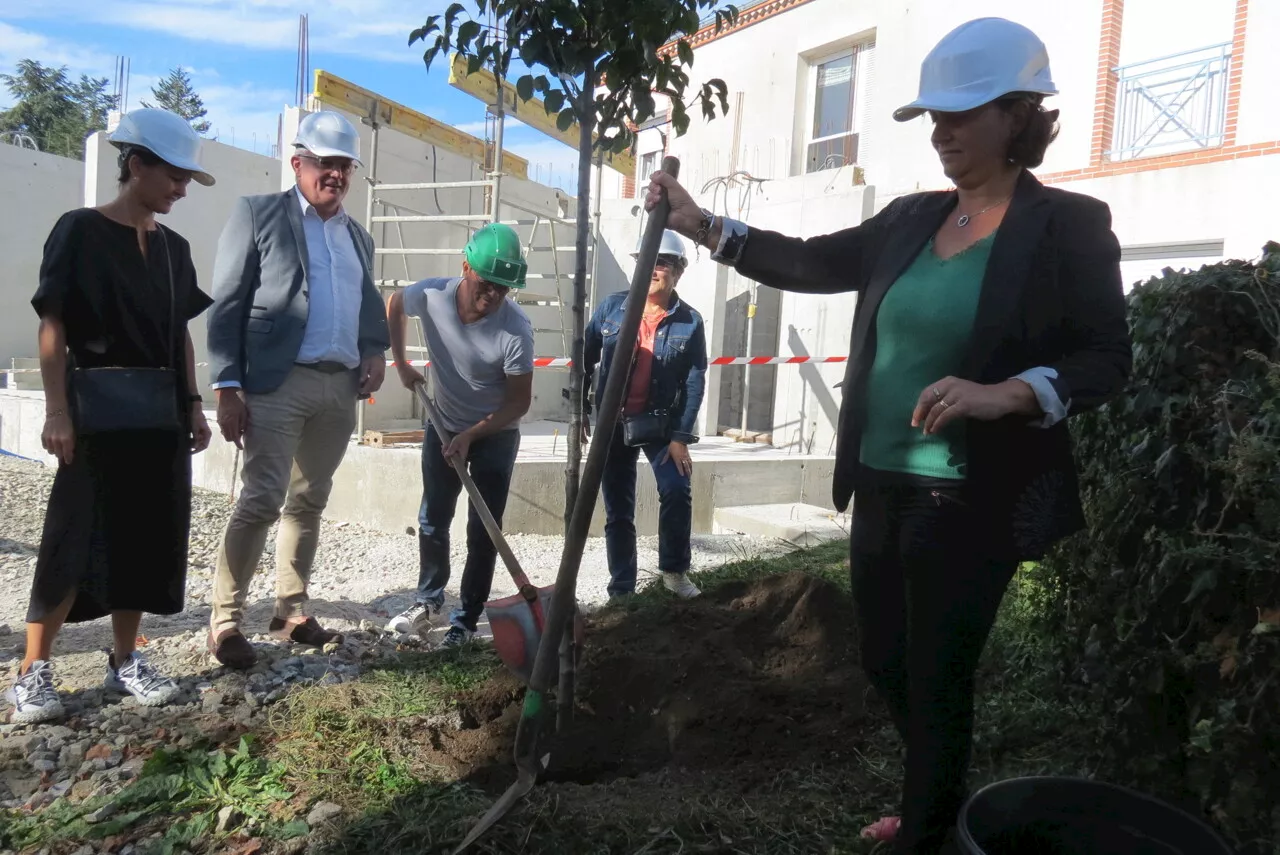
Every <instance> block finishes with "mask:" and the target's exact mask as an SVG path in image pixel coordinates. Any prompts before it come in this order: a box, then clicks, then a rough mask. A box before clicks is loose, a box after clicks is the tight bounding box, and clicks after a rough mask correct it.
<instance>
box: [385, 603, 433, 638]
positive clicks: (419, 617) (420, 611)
mask: <svg viewBox="0 0 1280 855" xmlns="http://www.w3.org/2000/svg"><path fill="white" fill-rule="evenodd" d="M438 614H440V606H438V605H436V604H435V603H414V604H413V605H411V606H409V608H407V609H405V610H404V611H402V612H401V613H400V614H398V615H396V616H395V617H393V618H392V619H391V620H389V621H388V622H387V632H394V633H398V634H400V635H414V634H416V633H417V632H418V631H419V630H420V629H422V628H423V627H424V626H431V619H432V618H433V617H434V616H436V615H438Z"/></svg>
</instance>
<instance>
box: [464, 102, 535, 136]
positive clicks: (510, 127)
mask: <svg viewBox="0 0 1280 855" xmlns="http://www.w3.org/2000/svg"><path fill="white" fill-rule="evenodd" d="M477 105H478V104H477ZM454 127H455V128H457V129H458V130H460V131H462V132H463V133H464V134H471V135H472V136H477V137H483V136H484V131H485V122H484V120H483V119H482V120H481V121H479V122H461V123H459V124H456V125H454ZM528 128H529V126H528V125H526V124H525V123H524V122H522V121H520V120H519V119H512V118H508V119H507V120H506V121H505V122H504V123H503V133H504V134H507V133H511V132H513V131H515V132H519V131H522V130H528Z"/></svg>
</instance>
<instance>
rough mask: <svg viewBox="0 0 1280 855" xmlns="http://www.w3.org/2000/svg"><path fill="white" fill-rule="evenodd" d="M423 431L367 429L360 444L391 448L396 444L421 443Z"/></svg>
mask: <svg viewBox="0 0 1280 855" xmlns="http://www.w3.org/2000/svg"><path fill="white" fill-rule="evenodd" d="M422 437H423V432H422V431H420V430H367V431H365V432H364V439H362V440H360V444H361V445H369V446H372V447H374V448H392V447H394V446H397V445H422Z"/></svg>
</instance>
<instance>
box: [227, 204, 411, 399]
mask: <svg viewBox="0 0 1280 855" xmlns="http://www.w3.org/2000/svg"><path fill="white" fill-rule="evenodd" d="M349 222H350V229H351V239H352V242H353V243H354V244H355V247H356V254H357V255H358V256H360V264H361V267H362V268H363V269H364V293H363V297H362V299H361V301H360V327H359V338H358V346H359V349H360V356H361V358H365V357H368V356H375V355H380V354H382V353H385V352H386V350H387V348H388V347H390V346H391V339H390V337H389V335H388V333H387V316H386V311H385V309H384V308H383V304H382V298H381V297H380V296H379V294H378V289H377V288H376V287H375V286H374V284H373V276H372V270H373V238H372V237H371V236H370V235H369V233H368V232H367V231H365V230H364V228H363V227H362V226H361V225H360V224H359V223H357V222H355V220H349ZM307 266H308V259H307V244H306V238H305V236H304V234H303V230H302V208H301V205H299V203H298V197H297V194H296V192H295V191H294V190H293V189H292V188H290V189H289V190H286V191H285V192H283V193H271V194H268V195H266V196H245V197H242V198H241V199H240V201H239V202H238V203H237V205H236V208H235V210H234V211H232V213H231V219H230V220H228V221H227V225H226V226H225V227H224V228H223V230H222V236H221V237H220V238H219V239H218V255H217V259H216V260H215V262H214V265H213V307H212V308H210V309H209V314H208V325H209V336H208V348H209V368H210V376H211V382H213V383H226V382H229V381H234V382H237V383H239V384H240V386H241V387H242V388H243V389H244V390H245V392H249V393H265V392H273V391H275V390H276V389H277V388H279V386H280V384H281V383H283V382H284V378H285V377H286V376H288V374H289V371H290V370H291V369H292V368H293V365H294V362H295V361H296V360H297V358H298V350H299V348H301V346H302V336H303V332H304V331H305V330H306V326H307V314H308V310H309V307H310V301H309V299H308V291H307V289H308V279H307V274H308V270H307Z"/></svg>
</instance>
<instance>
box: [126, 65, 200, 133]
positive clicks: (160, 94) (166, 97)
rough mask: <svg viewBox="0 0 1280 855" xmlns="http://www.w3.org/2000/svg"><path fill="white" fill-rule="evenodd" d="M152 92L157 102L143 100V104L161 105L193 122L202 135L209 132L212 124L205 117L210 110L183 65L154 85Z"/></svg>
mask: <svg viewBox="0 0 1280 855" xmlns="http://www.w3.org/2000/svg"><path fill="white" fill-rule="evenodd" d="M151 94H152V95H154V96H155V98H156V102H155V103H154V104H149V103H147V102H146V101H143V102H142V106H144V107H159V108H161V109H164V110H168V111H169V112H171V113H177V114H178V115H179V116H181V117H182V118H184V119H186V120H187V121H189V122H190V123H191V127H192V128H194V129H195V132H196V133H198V134H201V135H203V134H207V133H209V128H210V124H209V122H208V120H206V119H205V116H207V115H209V111H208V110H206V109H205V107H204V101H203V100H201V98H200V95H199V94H198V93H197V92H196V90H195V87H194V86H192V85H191V75H189V74H187V72H186V70H185V69H183V68H182V67H181V66H179V67H178V68H175V69H173V70H172V71H170V72H169V76H168V77H166V78H164V79H163V80H161V81H160V82H159V83H158V84H156V85H155V86H152V87H151Z"/></svg>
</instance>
